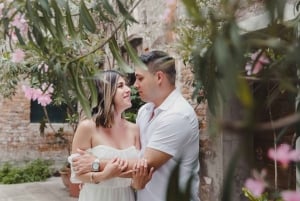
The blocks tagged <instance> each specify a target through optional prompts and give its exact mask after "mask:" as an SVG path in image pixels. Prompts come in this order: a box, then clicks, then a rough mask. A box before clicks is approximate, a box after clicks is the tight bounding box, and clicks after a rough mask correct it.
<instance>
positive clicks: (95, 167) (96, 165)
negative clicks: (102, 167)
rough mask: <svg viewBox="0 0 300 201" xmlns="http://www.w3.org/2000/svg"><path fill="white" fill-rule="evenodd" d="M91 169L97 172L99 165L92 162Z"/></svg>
mask: <svg viewBox="0 0 300 201" xmlns="http://www.w3.org/2000/svg"><path fill="white" fill-rule="evenodd" d="M92 168H93V171H98V170H99V163H97V162H94V163H93V164H92Z"/></svg>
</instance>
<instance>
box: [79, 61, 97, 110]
mask: <svg viewBox="0 0 300 201" xmlns="http://www.w3.org/2000/svg"><path fill="white" fill-rule="evenodd" d="M81 71H82V72H83V75H84V78H85V81H86V83H87V85H88V89H89V91H90V103H91V107H92V108H93V107H95V106H97V104H98V93H97V89H96V86H95V83H94V80H93V73H92V72H91V71H90V70H89V68H88V67H86V66H84V65H82V66H81Z"/></svg>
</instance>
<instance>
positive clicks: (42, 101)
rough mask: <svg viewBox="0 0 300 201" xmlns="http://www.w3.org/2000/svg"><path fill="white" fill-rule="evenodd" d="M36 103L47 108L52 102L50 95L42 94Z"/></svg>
mask: <svg viewBox="0 0 300 201" xmlns="http://www.w3.org/2000/svg"><path fill="white" fill-rule="evenodd" d="M37 101H38V103H39V104H41V105H42V106H47V105H49V104H50V103H51V102H52V99H51V94H46V93H44V94H42V95H41V96H39V97H38V99H37Z"/></svg>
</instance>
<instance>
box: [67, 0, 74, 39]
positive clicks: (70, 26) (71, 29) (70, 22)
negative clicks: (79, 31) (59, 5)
mask: <svg viewBox="0 0 300 201" xmlns="http://www.w3.org/2000/svg"><path fill="white" fill-rule="evenodd" d="M66 24H67V27H68V32H69V34H70V36H71V37H72V38H74V37H75V36H76V30H75V26H74V23H73V20H72V16H71V11H70V6H69V1H66Z"/></svg>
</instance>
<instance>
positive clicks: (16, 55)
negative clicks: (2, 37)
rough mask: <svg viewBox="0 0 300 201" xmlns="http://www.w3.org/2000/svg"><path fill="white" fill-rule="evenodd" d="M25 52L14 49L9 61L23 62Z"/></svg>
mask: <svg viewBox="0 0 300 201" xmlns="http://www.w3.org/2000/svg"><path fill="white" fill-rule="evenodd" d="M24 58H25V52H24V51H23V50H21V49H16V50H15V51H14V52H13V53H12V55H11V61H12V62H14V63H21V62H22V61H24Z"/></svg>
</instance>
